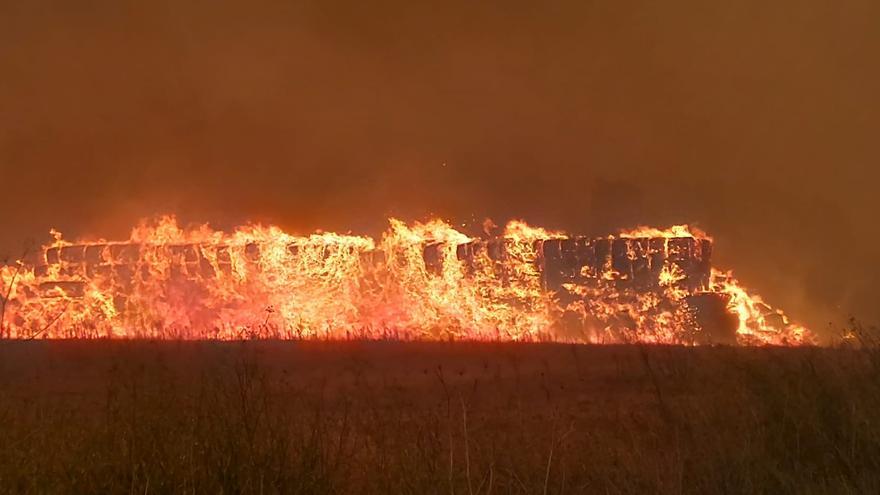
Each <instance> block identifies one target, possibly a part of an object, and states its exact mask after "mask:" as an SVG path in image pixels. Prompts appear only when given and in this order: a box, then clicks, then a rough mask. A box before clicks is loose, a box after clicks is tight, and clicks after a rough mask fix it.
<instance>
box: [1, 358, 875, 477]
mask: <svg viewBox="0 0 880 495" xmlns="http://www.w3.org/2000/svg"><path fill="white" fill-rule="evenodd" d="M872 357H873V354H872V353H870V352H857V351H851V350H832V349H778V348H776V349H736V348H696V349H689V348H677V347H636V346H633V347H585V346H569V345H557V344H519V345H518V344H451V343H438V344H420V343H392V342H373V343H363V342H343V343H320V342H313V343H302V342H283V343H279V342H248V343H184V342H164V343H152V342H109V341H94V342H18V343H16V342H2V343H0V490H2V491H3V492H8V493H138V494H143V493H383V494H384V493H413V494H423V493H459V494H476V493H481V494H485V493H670V494H678V493H878V492H880V361H877V360H873V359H872Z"/></svg>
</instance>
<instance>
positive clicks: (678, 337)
mask: <svg viewBox="0 0 880 495" xmlns="http://www.w3.org/2000/svg"><path fill="white" fill-rule="evenodd" d="M389 223H390V226H389V228H388V230H387V231H386V232H385V233H384V234H383V235H382V236H381V238H379V239H373V238H370V237H365V236H357V235H351V234H344V235H343V234H336V233H328V232H318V233H314V234H311V235H308V236H297V235H292V234H289V233H287V232H284V231H282V230H281V229H279V228H277V227H272V226H269V227H265V226H261V225H246V226H243V227H240V228H237V229H235V230H234V231H232V232H221V231H217V230H213V229H211V228H210V227H208V226H207V225H204V226H200V227H196V228H182V227H181V226H179V225H178V223H177V221H176V220H175V218H174V217H170V216H166V217H161V218H158V219H155V220H153V221H149V222H143V223H142V224H141V225H140V226H138V227H137V228H135V229H133V231H132V233H131V236H130V238H129V239H128V240H125V241H105V240H99V241H76V242H70V241H68V240H66V239H64V238H63V237H62V235H61V234H60V233H58V232H55V231H53V235H54V238H55V240H54V242H52V243H50V244H48V245H45V246H43V247H42V248H40V249H38V250H35V251H34V252H30V253H27V255H26V256H24V257H23V258H22V259H20V260H17V261H16V262H14V263H9V264H7V265H5V266H2V267H0V270H2V271H0V287H2V288H3V289H4V295H5V297H4V299H3V308H2V320H0V321H2V327H0V332H2V336H3V337H5V338H13V339H33V338H56V339H57V338H151V339H154V338H159V339H193V340H201V339H218V340H235V339H253V338H263V339H266V338H271V339H332V340H336V339H394V340H474V341H483V340H491V341H555V342H579V343H606V344H609V343H663V344H688V345H692V344H712V343H722V344H742V345H765V344H771V345H800V344H809V343H813V342H814V341H815V338H814V336H813V334H812V333H811V332H810V331H809V330H807V329H806V328H804V327H802V326H799V325H796V324H793V323H792V322H791V321H789V319H788V317H787V316H786V315H785V314H784V313H783V312H782V311H781V310H779V309H775V308H773V307H771V306H769V305H768V304H765V303H764V302H763V301H762V299H761V298H760V297H759V296H757V295H755V294H752V293H750V292H748V291H747V290H746V289H745V288H744V287H743V286H742V285H741V284H740V282H739V281H737V280H736V279H735V278H734V277H733V275H732V273H731V272H726V271H723V270H720V269H717V268H716V267H714V266H713V265H712V262H711V254H712V250H713V239H712V238H711V237H709V236H708V235H707V234H705V233H704V232H702V231H700V230H698V229H694V228H691V227H688V226H686V225H681V226H673V227H671V228H669V229H662V230H661V229H656V228H649V227H640V228H638V229H634V230H629V231H623V232H619V233H616V234H613V235H609V236H606V237H595V238H589V237H582V236H574V235H568V234H566V233H563V232H554V231H549V230H546V229H543V228H538V227H532V226H529V225H527V224H526V223H524V222H521V221H511V222H509V223H508V224H507V225H506V227H504V228H503V229H500V230H499V231H492V230H491V229H490V228H489V227H487V228H486V230H487V235H486V236H485V238H472V237H469V236H468V235H466V234H464V233H462V232H460V231H458V230H456V229H455V228H453V227H452V226H451V225H450V224H449V223H446V222H444V221H441V220H431V221H428V222H426V223H414V224H410V225H408V224H406V223H404V222H401V221H398V220H395V219H391V220H390V221H389Z"/></svg>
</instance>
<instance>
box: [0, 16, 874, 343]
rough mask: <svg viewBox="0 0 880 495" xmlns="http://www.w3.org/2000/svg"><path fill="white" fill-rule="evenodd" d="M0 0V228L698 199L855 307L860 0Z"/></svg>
mask: <svg viewBox="0 0 880 495" xmlns="http://www.w3.org/2000/svg"><path fill="white" fill-rule="evenodd" d="M415 4H416V3H415V2H379V3H376V2H369V3H363V4H355V3H353V2H296V3H294V2H270V1H259V2H232V1H224V2H205V3H199V2H192V3H186V4H181V3H179V2H147V3H144V2H129V1H115V2H109V1H92V2H77V4H76V5H75V6H74V5H71V4H69V3H65V2H51V1H50V2H6V1H3V2H2V4H0V74H3V77H2V78H0V115H2V116H3V118H2V119H0V187H2V189H0V215H2V229H0V252H8V253H13V254H14V253H15V252H17V251H18V250H19V246H20V245H21V243H22V241H23V240H24V239H26V238H29V237H30V238H35V239H38V240H39V241H42V240H44V239H46V237H47V236H46V232H47V231H48V229H49V228H50V227H55V228H58V229H59V230H61V231H63V232H65V233H67V234H68V235H70V236H72V237H76V236H104V237H125V236H127V234H128V231H129V229H130V227H131V226H132V225H134V224H135V223H136V222H137V220H138V219H139V218H141V217H144V216H150V215H154V214H157V213H163V212H175V213H177V214H178V215H179V216H180V217H181V218H182V219H184V220H191V221H210V222H212V223H214V224H215V225H217V226H219V227H223V226H229V225H232V224H235V223H239V222H242V221H245V220H258V221H265V222H273V223H278V224H280V225H282V226H283V227H285V228H287V229H290V230H292V231H299V232H304V231H310V230H313V229H316V228H321V229H325V230H340V231H348V230H351V231H355V232H364V233H372V234H375V233H378V232H379V231H381V230H383V228H384V221H385V220H384V219H385V218H386V217H387V216H389V215H396V216H401V217H403V218H406V219H412V218H424V217H425V216H428V215H434V214H436V215H440V216H443V217H445V218H448V219H450V220H452V221H453V222H455V223H465V224H466V228H467V229H471V231H472V232H473V233H479V232H480V230H481V225H482V222H483V220H484V219H485V218H487V217H491V218H493V219H495V221H496V222H499V223H500V222H503V221H505V220H507V219H509V218H512V217H522V218H525V219H526V220H528V221H530V222H532V223H535V224H539V225H545V226H548V227H553V228H565V229H568V230H571V231H575V232H581V233H605V232H608V231H613V230H617V229H618V228H622V227H631V226H634V225H636V224H657V225H664V226H665V225H668V224H672V223H682V222H697V223H698V224H699V225H700V226H701V227H703V228H704V229H706V230H708V231H709V232H710V233H711V234H712V235H713V236H714V237H715V238H716V259H717V260H718V263H717V264H718V265H721V266H725V267H730V268H733V269H735V270H736V272H737V274H738V275H739V278H740V279H741V280H743V281H744V282H745V283H746V284H748V285H750V286H752V287H753V288H755V289H756V290H757V292H759V293H761V294H764V296H765V298H766V299H767V300H769V301H771V302H773V304H774V305H776V306H781V307H783V308H785V309H786V310H787V312H789V313H790V314H793V315H794V316H795V318H798V319H801V320H803V321H805V322H806V323H809V324H810V325H811V326H813V327H814V328H818V329H819V330H820V331H821V330H822V328H823V327H824V326H825V325H826V324H827V322H829V321H832V320H834V321H835V322H838V321H840V320H841V319H843V318H844V317H846V316H847V315H849V314H853V315H855V316H857V317H859V318H862V319H865V320H868V321H880V306H878V305H877V304H876V293H877V290H876V287H875V285H876V283H877V281H880V268H878V266H877V264H876V262H875V261H874V260H876V259H878V254H880V247H878V246H880V233H878V231H877V229H876V228H875V226H876V220H875V212H876V211H877V210H878V208H877V207H878V205H877V201H876V199H875V189H876V187H877V186H876V184H877V179H878V175H880V173H878V169H877V167H876V166H875V164H876V163H877V161H878V158H880V152H878V148H877V147H876V144H875V143H874V140H875V134H876V129H877V128H878V124H880V121H878V117H880V103H878V99H877V98H876V97H875V95H874V93H875V91H876V87H878V83H880V67H878V66H877V64H874V63H871V61H872V60H873V58H874V57H875V54H876V53H877V50H878V48H880V32H878V31H877V30H876V29H874V26H873V24H872V23H873V20H874V19H876V18H877V17H878V14H880V12H878V9H880V7H878V4H877V3H876V2H870V1H868V0H865V1H852V2H848V7H847V8H846V9H840V8H838V7H837V5H836V4H834V3H830V2H828V3H826V2H821V1H818V0H810V1H808V2H781V3H779V2H778V3H775V4H773V5H766V3H764V2H760V3H759V2H745V3H737V4H736V5H715V6H712V7H708V6H707V5H705V4H704V3H703V2H697V1H686V2H682V3H680V4H678V5H676V6H671V5H668V4H664V5H660V4H655V3H648V2H644V3H642V2H636V3H635V4H632V3H630V4H626V5H623V4H620V3H619V2H590V3H584V2H571V3H567V2H561V3H555V4H553V5H538V4H533V3H519V2H504V3H503V5H502V4H499V5H495V6H491V5H488V4H487V5H481V6H475V5H471V4H470V3H464V4H461V5H452V4H444V5H442V6H431V7H428V6H422V5H415Z"/></svg>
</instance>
